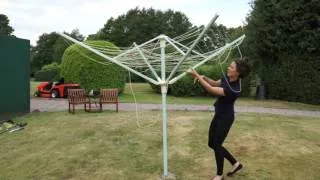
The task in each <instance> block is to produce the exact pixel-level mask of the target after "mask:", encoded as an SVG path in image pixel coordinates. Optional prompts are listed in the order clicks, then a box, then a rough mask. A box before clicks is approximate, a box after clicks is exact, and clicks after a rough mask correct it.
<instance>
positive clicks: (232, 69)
mask: <svg viewBox="0 0 320 180" xmlns="http://www.w3.org/2000/svg"><path fill="white" fill-rule="evenodd" d="M227 74H228V77H229V78H235V77H239V73H238V71H237V64H236V63H235V62H234V61H233V62H232V63H231V64H230V65H229V67H228V73H227Z"/></svg>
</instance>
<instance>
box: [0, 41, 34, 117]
mask: <svg viewBox="0 0 320 180" xmlns="http://www.w3.org/2000/svg"><path fill="white" fill-rule="evenodd" d="M29 72H30V41H29V40H25V39H19V38H16V37H13V36H0V120H1V119H4V118H8V117H14V116H17V115H22V114H26V113H29V112H30V78H29V77H30V76H29V74H30V73H29Z"/></svg>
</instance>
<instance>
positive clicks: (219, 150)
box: [208, 114, 237, 175]
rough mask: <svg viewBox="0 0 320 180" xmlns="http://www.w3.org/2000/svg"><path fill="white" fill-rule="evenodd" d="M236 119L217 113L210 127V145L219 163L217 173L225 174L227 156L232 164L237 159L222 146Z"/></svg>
mask: <svg viewBox="0 0 320 180" xmlns="http://www.w3.org/2000/svg"><path fill="white" fill-rule="evenodd" d="M233 121H234V116H230V115H223V116H221V115H218V114H215V115H214V117H213V119H212V121H211V125H210V129H209V141H208V145H209V147H210V148H212V149H213V150H214V154H215V156H216V163H217V175H222V174H223V163H224V158H226V159H227V160H228V161H229V162H230V163H231V164H232V165H234V164H235V163H236V162H237V160H236V159H235V158H234V157H233V156H232V155H231V153H230V152H228V151H227V149H226V148H224V147H223V146H222V144H223V141H224V140H225V139H226V137H227V135H228V132H229V130H230V128H231V126H232V123H233Z"/></svg>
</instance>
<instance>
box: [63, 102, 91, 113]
mask: <svg viewBox="0 0 320 180" xmlns="http://www.w3.org/2000/svg"><path fill="white" fill-rule="evenodd" d="M68 106H69V107H68V111H69V113H72V114H74V113H75V106H76V105H75V104H70V103H69V105H68ZM71 106H72V107H71ZM84 111H86V112H88V111H89V110H87V104H86V103H85V104H84Z"/></svg>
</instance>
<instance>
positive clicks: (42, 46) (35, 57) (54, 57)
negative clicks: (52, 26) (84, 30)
mask: <svg viewBox="0 0 320 180" xmlns="http://www.w3.org/2000/svg"><path fill="white" fill-rule="evenodd" d="M64 33H66V34H68V35H69V36H71V37H73V38H75V39H77V40H79V41H83V40H84V36H83V35H82V34H80V32H79V30H78V29H74V30H73V31H72V32H71V33H67V32H64ZM68 46H69V44H68V43H67V42H66V41H65V40H64V39H63V38H62V37H60V36H59V35H58V34H57V33H55V32H51V33H50V34H47V33H44V34H42V35H41V36H40V37H39V40H38V41H37V45H36V46H35V47H33V48H32V51H31V54H32V62H31V67H32V68H31V69H33V70H34V71H37V70H40V69H41V67H42V66H44V65H47V64H51V63H53V62H57V63H60V62H61V58H62V55H63V53H64V51H65V49H66V48H67V47H68Z"/></svg>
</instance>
